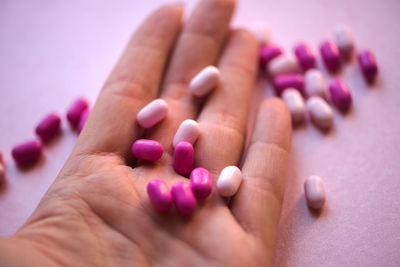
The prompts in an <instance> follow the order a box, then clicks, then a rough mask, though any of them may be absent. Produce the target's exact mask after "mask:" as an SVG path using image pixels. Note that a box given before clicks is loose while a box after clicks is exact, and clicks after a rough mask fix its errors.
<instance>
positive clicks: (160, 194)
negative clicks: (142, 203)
mask: <svg viewBox="0 0 400 267" xmlns="http://www.w3.org/2000/svg"><path fill="white" fill-rule="evenodd" d="M147 194H148V195H149V198H150V201H151V203H152V204H153V206H154V208H155V209H156V210H158V211H160V212H167V211H169V210H170V209H171V208H172V194H171V191H170V190H169V188H168V185H167V184H166V183H165V182H164V181H163V180H161V179H152V180H150V181H149V182H148V184H147Z"/></svg>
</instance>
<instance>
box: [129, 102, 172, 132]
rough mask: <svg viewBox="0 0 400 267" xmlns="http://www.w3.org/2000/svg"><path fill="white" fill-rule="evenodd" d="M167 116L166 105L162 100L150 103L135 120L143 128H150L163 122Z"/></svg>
mask: <svg viewBox="0 0 400 267" xmlns="http://www.w3.org/2000/svg"><path fill="white" fill-rule="evenodd" d="M167 114H168V104H167V102H165V101H164V100H162V99H160V98H159V99H156V100H153V101H151V102H150V103H149V104H147V105H146V106H145V107H143V108H142V109H141V110H140V111H139V113H138V114H137V117H136V120H137V122H138V123H139V125H140V126H142V127H143V128H150V127H153V126H154V125H156V124H157V123H159V122H160V121H161V120H163V119H164V118H165V117H166V116H167Z"/></svg>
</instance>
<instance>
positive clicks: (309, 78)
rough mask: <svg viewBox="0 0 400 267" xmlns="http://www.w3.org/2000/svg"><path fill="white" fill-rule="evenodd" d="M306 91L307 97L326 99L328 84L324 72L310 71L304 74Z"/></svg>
mask: <svg viewBox="0 0 400 267" xmlns="http://www.w3.org/2000/svg"><path fill="white" fill-rule="evenodd" d="M304 91H305V94H306V95H307V96H309V97H310V96H314V95H315V96H320V97H322V98H325V97H326V91H327V84H326V81H325V78H324V75H322V72H321V71H319V70H317V69H310V70H308V71H306V73H305V74H304Z"/></svg>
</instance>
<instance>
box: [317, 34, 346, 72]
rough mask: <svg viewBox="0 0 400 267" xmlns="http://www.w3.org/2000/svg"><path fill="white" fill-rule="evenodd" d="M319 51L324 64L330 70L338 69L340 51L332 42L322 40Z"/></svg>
mask: <svg viewBox="0 0 400 267" xmlns="http://www.w3.org/2000/svg"><path fill="white" fill-rule="evenodd" d="M320 52H321V57H322V59H323V61H324V63H325V66H326V68H327V69H328V70H329V71H330V72H336V71H338V70H339V69H340V65H341V58H340V52H339V48H338V47H337V45H336V44H335V43H334V42H332V41H329V40H327V41H324V42H323V43H322V44H321V46H320Z"/></svg>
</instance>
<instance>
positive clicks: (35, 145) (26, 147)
mask: <svg viewBox="0 0 400 267" xmlns="http://www.w3.org/2000/svg"><path fill="white" fill-rule="evenodd" d="M42 150H43V149H42V142H40V141H39V140H32V141H28V142H25V143H22V144H19V145H17V146H15V147H14V148H13V149H12V151H11V155H12V157H13V158H14V160H15V162H17V164H19V165H29V164H33V163H35V162H37V161H38V160H39V158H40V156H41V155H42Z"/></svg>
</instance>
